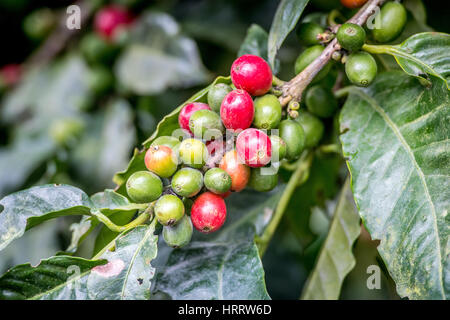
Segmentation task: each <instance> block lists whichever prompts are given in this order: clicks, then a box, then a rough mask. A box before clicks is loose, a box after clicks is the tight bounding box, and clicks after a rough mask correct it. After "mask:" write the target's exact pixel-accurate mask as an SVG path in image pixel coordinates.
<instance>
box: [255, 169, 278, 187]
mask: <svg viewBox="0 0 450 320" xmlns="http://www.w3.org/2000/svg"><path fill="white" fill-rule="evenodd" d="M262 169H264V168H252V169H251V174H250V180H249V181H248V185H249V187H251V188H253V189H255V190H256V191H259V192H267V191H270V190H272V189H273V188H275V187H276V186H277V184H278V174H277V173H275V174H262V172H261V170H262ZM266 169H268V168H266Z"/></svg>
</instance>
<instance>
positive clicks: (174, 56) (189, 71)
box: [115, 12, 210, 95]
mask: <svg viewBox="0 0 450 320" xmlns="http://www.w3.org/2000/svg"><path fill="white" fill-rule="evenodd" d="M130 38H131V45H129V46H128V47H127V48H126V50H125V52H124V53H123V54H122V55H121V56H120V57H119V59H118V62H117V64H116V66H115V72H116V77H117V79H119V81H120V82H121V85H123V86H124V87H125V88H126V89H129V90H131V91H132V92H134V93H137V94H141V95H144V94H145V95H149V94H156V93H160V92H163V91H164V90H166V89H168V88H172V87H176V88H185V87H191V86H195V85H199V84H202V83H205V82H206V81H208V80H209V79H210V74H209V72H208V71H207V70H206V68H205V67H204V66H203V64H202V62H201V59H200V54H199V52H198V49H197V46H196V44H195V42H194V41H193V40H192V39H190V38H187V37H184V36H182V35H180V31H179V26H178V24H177V23H176V21H175V20H174V19H173V18H172V17H171V16H169V15H167V14H166V13H157V12H147V13H144V14H143V15H142V16H141V17H140V18H139V21H138V22H137V24H136V26H135V27H134V28H133V30H132V31H131V35H130Z"/></svg>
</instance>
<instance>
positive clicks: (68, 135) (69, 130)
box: [49, 118, 84, 146]
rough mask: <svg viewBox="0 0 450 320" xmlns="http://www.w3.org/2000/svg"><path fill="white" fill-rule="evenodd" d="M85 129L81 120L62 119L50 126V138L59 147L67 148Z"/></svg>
mask: <svg viewBox="0 0 450 320" xmlns="http://www.w3.org/2000/svg"><path fill="white" fill-rule="evenodd" d="M83 128H84V122H83V121H82V120H81V119H74V118H68V119H61V120H57V121H55V122H53V123H52V124H51V126H50V129H49V130H50V136H51V137H52V139H53V141H55V142H56V144H58V145H59V146H67V145H68V144H71V143H73V142H75V141H76V138H77V137H78V136H80V135H81V132H82V131H83Z"/></svg>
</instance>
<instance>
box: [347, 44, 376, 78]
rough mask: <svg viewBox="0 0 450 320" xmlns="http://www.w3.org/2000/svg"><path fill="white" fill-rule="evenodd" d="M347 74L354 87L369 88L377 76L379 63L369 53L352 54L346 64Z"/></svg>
mask: <svg viewBox="0 0 450 320" xmlns="http://www.w3.org/2000/svg"><path fill="white" fill-rule="evenodd" d="M345 73H346V74H347V77H348V79H349V80H350V81H351V82H352V83H353V84H354V85H356V86H359V87H367V86H368V85H369V84H370V83H371V82H372V81H373V79H374V78H375V76H376V75H377V63H376V61H375V59H374V58H373V57H372V56H371V55H370V54H369V53H367V52H356V53H352V54H351V55H350V56H349V57H348V59H347V62H346V63H345Z"/></svg>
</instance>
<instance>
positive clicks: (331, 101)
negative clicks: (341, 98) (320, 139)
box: [305, 85, 338, 118]
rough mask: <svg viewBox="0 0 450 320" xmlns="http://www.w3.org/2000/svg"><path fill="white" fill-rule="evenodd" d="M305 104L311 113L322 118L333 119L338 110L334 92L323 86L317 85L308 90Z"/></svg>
mask: <svg viewBox="0 0 450 320" xmlns="http://www.w3.org/2000/svg"><path fill="white" fill-rule="evenodd" d="M305 103H306V107H307V108H308V111H309V112H311V113H313V114H315V115H316V116H319V117H322V118H328V117H331V116H332V115H333V114H334V112H335V111H336V109H337V108H338V103H337V100H336V98H335V97H334V94H333V92H332V91H331V90H330V89H328V88H325V87H323V86H321V85H315V86H312V87H311V88H309V89H308V91H307V92H306V98H305Z"/></svg>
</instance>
